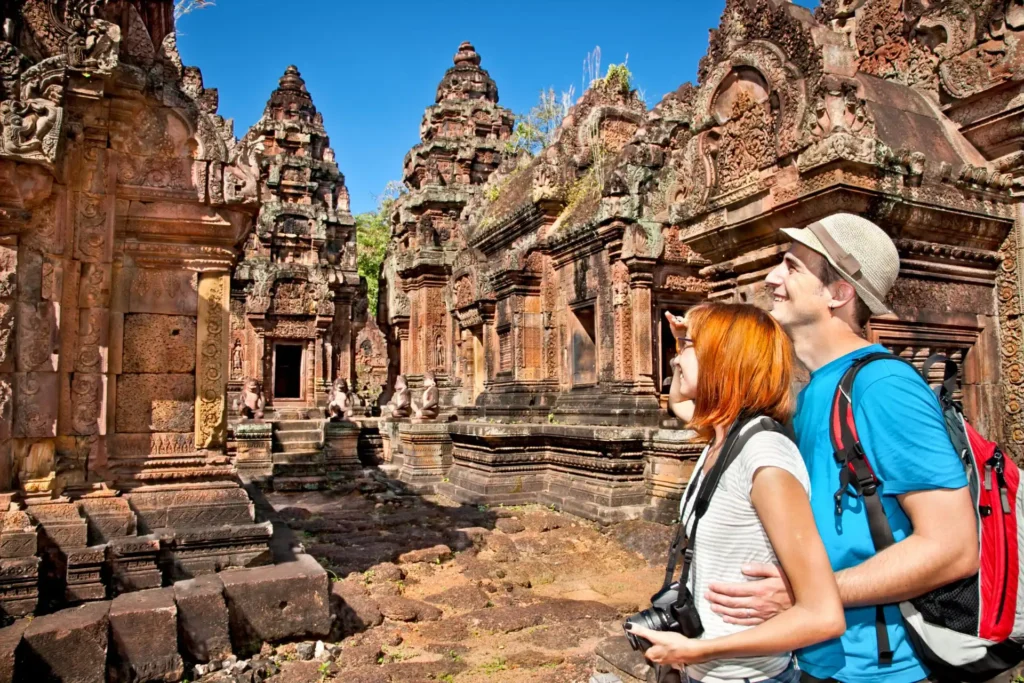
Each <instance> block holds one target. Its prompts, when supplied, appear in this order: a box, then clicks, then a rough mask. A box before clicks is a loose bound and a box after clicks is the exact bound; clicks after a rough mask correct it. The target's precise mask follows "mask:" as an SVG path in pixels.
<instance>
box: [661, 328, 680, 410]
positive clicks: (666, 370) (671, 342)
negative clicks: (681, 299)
mask: <svg viewBox="0 0 1024 683" xmlns="http://www.w3.org/2000/svg"><path fill="white" fill-rule="evenodd" d="M676 315H679V314H678V313H677V314H676ZM658 320H659V321H660V322H661V393H663V394H667V393H668V392H669V389H671V388H672V368H671V367H670V366H669V361H671V360H672V358H673V356H675V355H676V338H675V336H674V335H673V334H672V327H671V326H670V325H669V324H668V320H666V319H665V315H664V314H662V315H660V316H658Z"/></svg>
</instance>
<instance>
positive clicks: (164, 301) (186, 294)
mask: <svg viewBox="0 0 1024 683" xmlns="http://www.w3.org/2000/svg"><path fill="white" fill-rule="evenodd" d="M198 277H199V276H198V275H197V274H196V273H192V272H188V271H167V270H149V269H139V270H136V271H134V274H133V276H132V277H131V287H130V296H129V304H128V305H129V308H130V310H131V311H132V312H138V313H167V314H181V315H195V314H196V306H197V302H198V299H199V291H198V289H197V281H198Z"/></svg>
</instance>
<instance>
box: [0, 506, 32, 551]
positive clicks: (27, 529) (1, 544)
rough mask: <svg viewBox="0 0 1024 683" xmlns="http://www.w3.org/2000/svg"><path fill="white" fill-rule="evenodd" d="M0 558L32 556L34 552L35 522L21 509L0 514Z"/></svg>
mask: <svg viewBox="0 0 1024 683" xmlns="http://www.w3.org/2000/svg"><path fill="white" fill-rule="evenodd" d="M0 520H2V525H3V526H2V528H0V558H4V559H7V558H13V557H33V556H35V554H36V546H37V541H36V524H35V523H34V522H33V521H32V520H31V519H29V517H28V515H27V514H25V513H24V512H22V511H21V510H8V511H7V512H4V513H3V515H2V516H0Z"/></svg>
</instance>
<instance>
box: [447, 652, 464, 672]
mask: <svg viewBox="0 0 1024 683" xmlns="http://www.w3.org/2000/svg"><path fill="white" fill-rule="evenodd" d="M448 659H450V660H452V661H453V662H461V661H462V655H460V654H459V653H458V652H456V651H455V650H448ZM449 675H450V674H449Z"/></svg>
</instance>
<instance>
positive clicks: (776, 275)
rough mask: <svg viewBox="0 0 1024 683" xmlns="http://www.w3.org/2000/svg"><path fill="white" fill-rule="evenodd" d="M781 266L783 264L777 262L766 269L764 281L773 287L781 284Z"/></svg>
mask: <svg viewBox="0 0 1024 683" xmlns="http://www.w3.org/2000/svg"><path fill="white" fill-rule="evenodd" d="M782 267H783V264H781V263H780V264H779V265H777V266H775V267H774V268H772V269H771V270H770V271H768V275H766V276H765V278H764V281H765V282H767V283H768V284H769V285H772V286H773V287H777V286H779V285H781V284H782Z"/></svg>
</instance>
